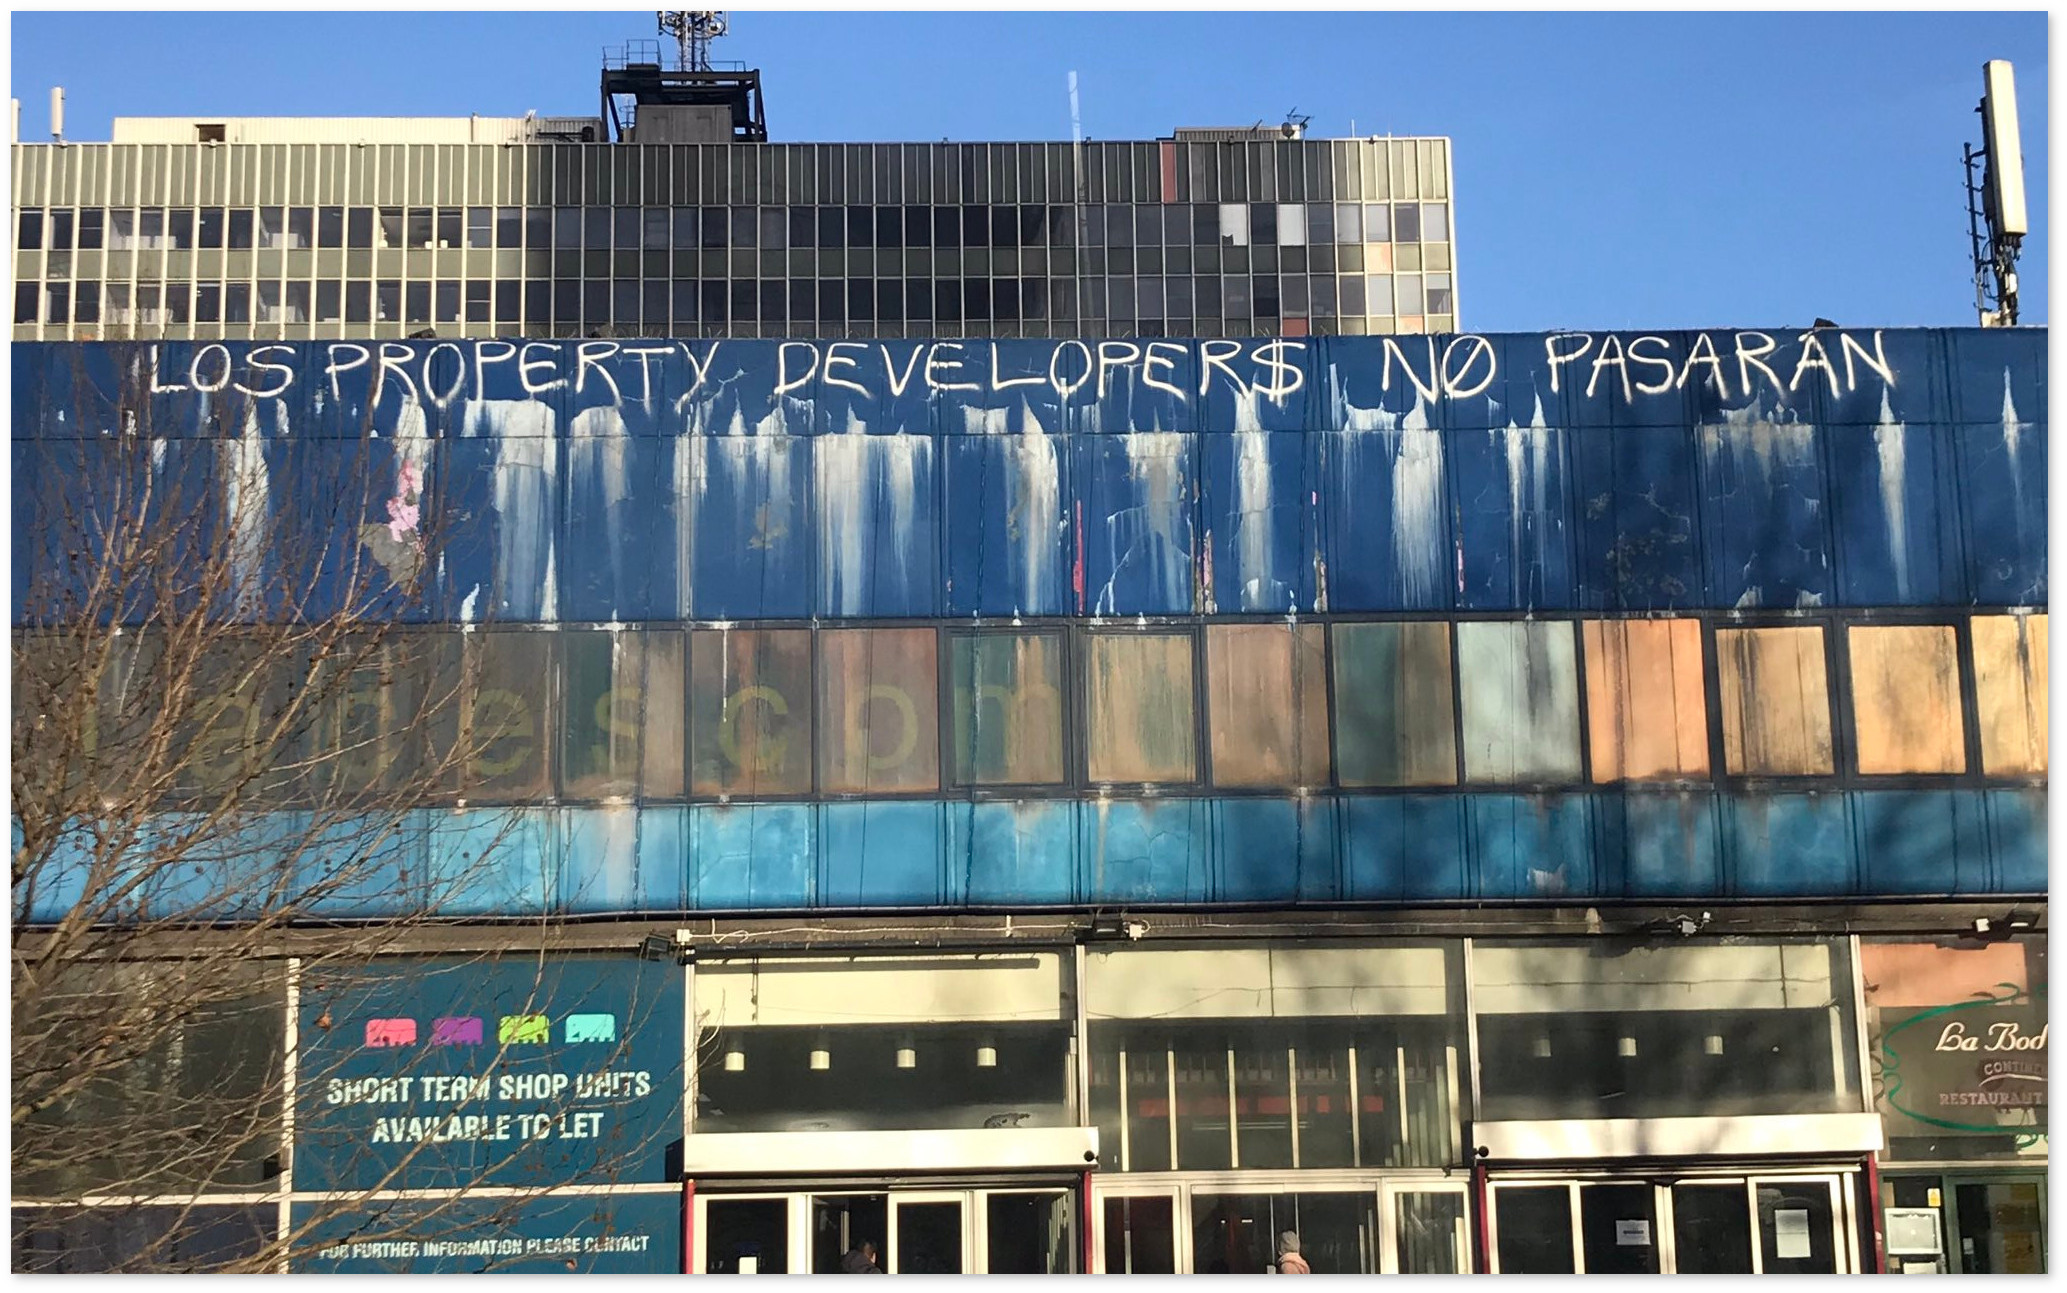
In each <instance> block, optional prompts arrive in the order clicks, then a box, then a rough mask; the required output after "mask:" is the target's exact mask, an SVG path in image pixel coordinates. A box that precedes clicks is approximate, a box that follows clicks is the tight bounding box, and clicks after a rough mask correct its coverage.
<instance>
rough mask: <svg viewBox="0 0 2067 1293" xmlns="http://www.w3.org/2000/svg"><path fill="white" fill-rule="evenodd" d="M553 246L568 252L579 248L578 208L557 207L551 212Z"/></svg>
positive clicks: (579, 214) (579, 215)
mask: <svg viewBox="0 0 2067 1293" xmlns="http://www.w3.org/2000/svg"><path fill="white" fill-rule="evenodd" d="M553 246H555V247H559V248H563V249H569V250H571V249H573V248H577V247H580V246H581V208H580V207H559V208H557V209H556V210H555V211H554V212H553Z"/></svg>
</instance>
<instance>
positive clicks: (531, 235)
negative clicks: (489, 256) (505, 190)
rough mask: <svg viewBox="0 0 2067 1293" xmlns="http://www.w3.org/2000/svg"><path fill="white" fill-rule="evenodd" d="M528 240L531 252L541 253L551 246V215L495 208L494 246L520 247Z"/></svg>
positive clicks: (534, 210) (513, 208) (542, 211)
mask: <svg viewBox="0 0 2067 1293" xmlns="http://www.w3.org/2000/svg"><path fill="white" fill-rule="evenodd" d="M527 239H528V240H529V241H530V244H531V249H532V250H533V251H543V250H544V249H545V248H547V247H549V246H551V245H552V241H553V213H552V212H551V211H546V210H539V209H535V208H534V209H533V210H529V211H526V210H524V209H523V208H522V207H497V208H495V245H496V246H498V247H521V246H523V245H524V243H525V240H527Z"/></svg>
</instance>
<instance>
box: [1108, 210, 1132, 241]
mask: <svg viewBox="0 0 2067 1293" xmlns="http://www.w3.org/2000/svg"><path fill="white" fill-rule="evenodd" d="M1105 245H1106V246H1107V247H1132V246H1133V245H1134V208H1133V207H1127V206H1109V207H1107V208H1105Z"/></svg>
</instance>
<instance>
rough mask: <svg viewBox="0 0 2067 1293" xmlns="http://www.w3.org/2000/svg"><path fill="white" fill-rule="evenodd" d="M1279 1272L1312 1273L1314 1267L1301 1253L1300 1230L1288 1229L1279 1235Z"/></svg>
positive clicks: (1291, 1273)
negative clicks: (1309, 1264)
mask: <svg viewBox="0 0 2067 1293" xmlns="http://www.w3.org/2000/svg"><path fill="white" fill-rule="evenodd" d="M1278 1274H1280V1275H1311V1274H1313V1267H1311V1266H1308V1265H1307V1264H1306V1259H1305V1258H1304V1257H1301V1256H1300V1255H1299V1232H1298V1231H1296V1230H1287V1231H1285V1232H1284V1233H1283V1234H1281V1235H1279V1236H1278Z"/></svg>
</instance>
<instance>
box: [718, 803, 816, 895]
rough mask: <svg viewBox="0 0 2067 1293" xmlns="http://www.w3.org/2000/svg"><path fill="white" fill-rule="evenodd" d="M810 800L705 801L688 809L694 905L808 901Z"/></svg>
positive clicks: (812, 853)
mask: <svg viewBox="0 0 2067 1293" xmlns="http://www.w3.org/2000/svg"><path fill="white" fill-rule="evenodd" d="M816 817H817V810H816V809H815V808H813V807H811V806H810V805H809V804H715V805H712V804H706V805H698V806H695V807H692V808H690V810H689V905H690V907H691V909H692V910H698V911H705V910H708V911H718V910H737V909H740V908H759V909H777V910H780V909H783V908H798V907H808V906H811V905H812V900H813V897H814V895H813V894H812V891H811V890H812V878H813V872H814V871H815V870H816V858H817V848H816V845H815V842H814V838H813V836H814V833H815V831H814V825H813V823H814V821H815V819H816Z"/></svg>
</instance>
